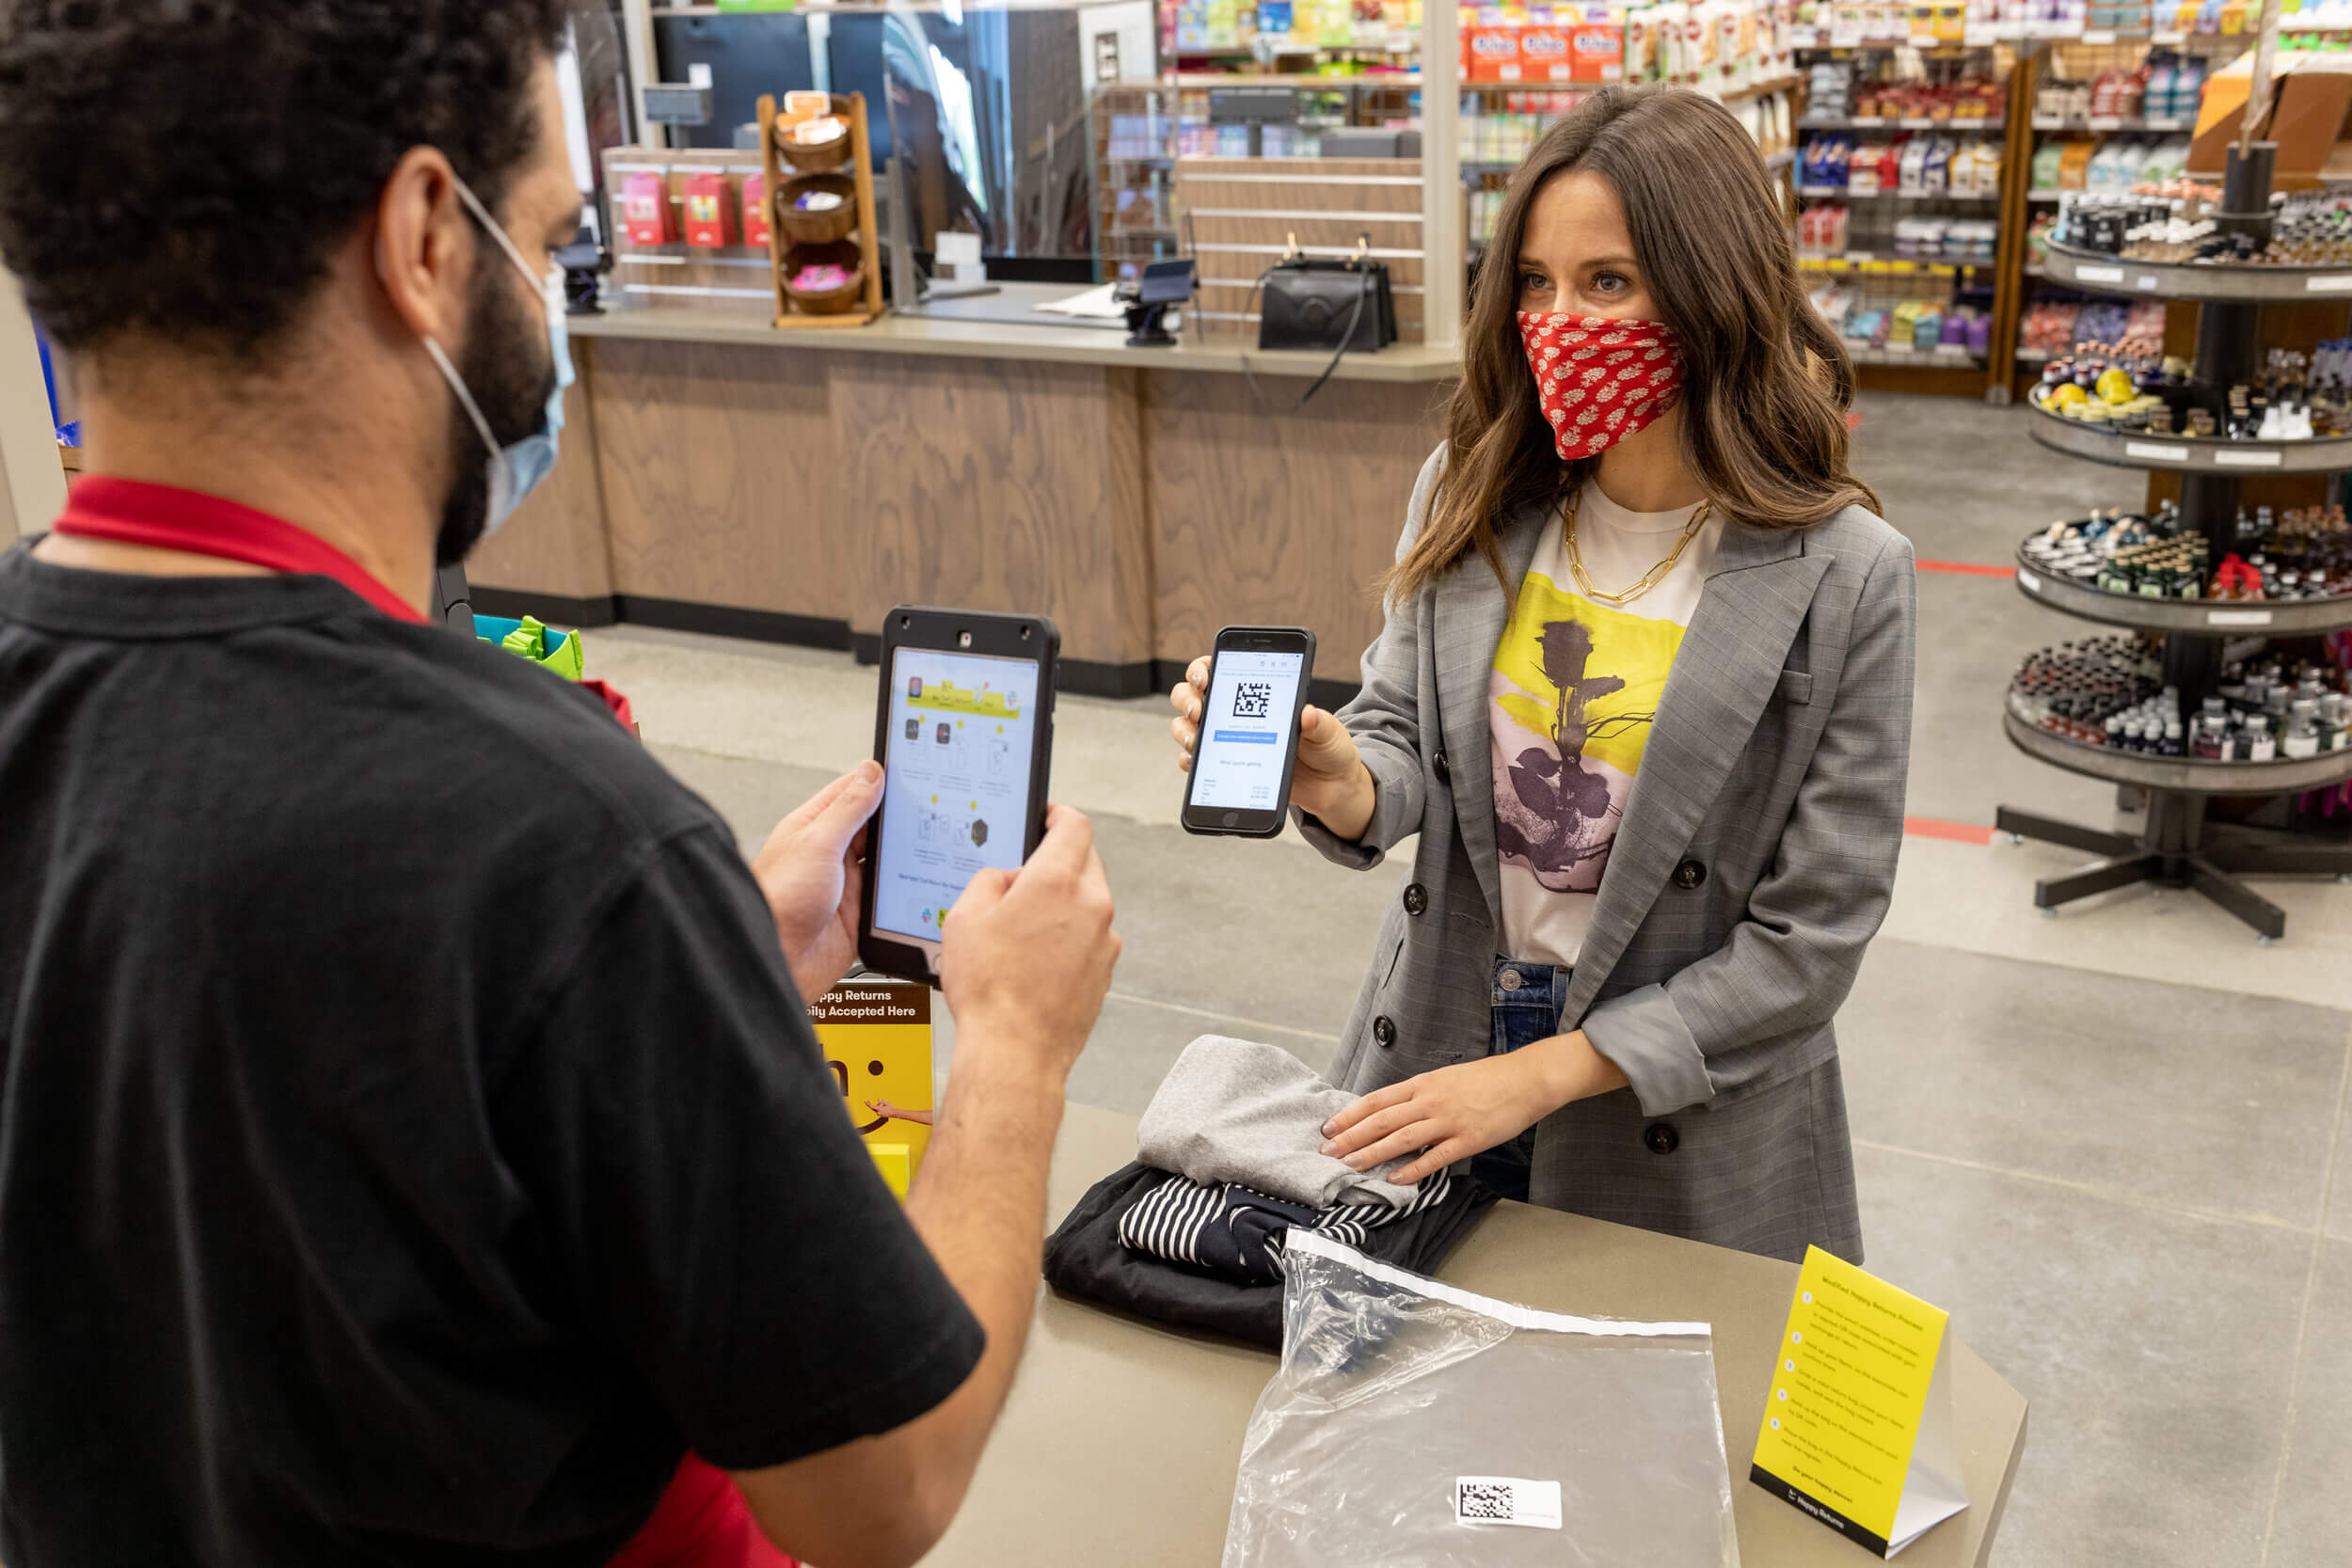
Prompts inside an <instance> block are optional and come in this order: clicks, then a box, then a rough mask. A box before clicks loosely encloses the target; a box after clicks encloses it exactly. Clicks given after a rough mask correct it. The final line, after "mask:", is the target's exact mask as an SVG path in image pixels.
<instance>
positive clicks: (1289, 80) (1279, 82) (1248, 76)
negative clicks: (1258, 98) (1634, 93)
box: [1176, 71, 1530, 92]
mask: <svg viewBox="0 0 2352 1568" xmlns="http://www.w3.org/2000/svg"><path fill="white" fill-rule="evenodd" d="M1176 85H1177V86H1178V87H1305V88H1309V89H1312V90H1318V91H1324V92H1338V91H1340V90H1341V89H1342V88H1343V87H1419V86H1421V72H1420V71H1364V72H1362V73H1360V74H1356V75H1347V76H1326V75H1321V74H1318V73H1313V72H1309V73H1306V74H1298V73H1284V72H1276V73H1271V74H1261V73H1259V72H1257V71H1178V72H1176ZM1504 85H1506V84H1502V83H1494V82H1466V83H1464V84H1463V87H1464V88H1465V89H1466V90H1469V91H1473V92H1474V91H1476V90H1478V89H1479V88H1480V87H1502V86H1504ZM1507 85H1508V86H1509V87H1511V88H1512V89H1513V90H1515V91H1520V92H1524V91H1526V90H1528V88H1529V86H1530V84H1527V83H1524V82H1513V83H1509V84H1507Z"/></svg>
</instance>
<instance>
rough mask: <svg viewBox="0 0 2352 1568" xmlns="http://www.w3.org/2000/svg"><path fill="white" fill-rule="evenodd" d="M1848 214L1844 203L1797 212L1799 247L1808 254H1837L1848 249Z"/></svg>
mask: <svg viewBox="0 0 2352 1568" xmlns="http://www.w3.org/2000/svg"><path fill="white" fill-rule="evenodd" d="M1847 225H1848V215H1847V209H1846V208H1845V206H1844V205H1843V204H1842V203H1839V202H1835V201H1830V202H1823V203H1822V204H1820V206H1815V207H1807V208H1806V209H1805V210H1804V212H1802V213H1800V214H1797V248H1798V250H1799V251H1800V252H1802V253H1804V254H1805V255H1808V256H1837V255H1842V254H1844V252H1845V249H1846V234H1847Z"/></svg>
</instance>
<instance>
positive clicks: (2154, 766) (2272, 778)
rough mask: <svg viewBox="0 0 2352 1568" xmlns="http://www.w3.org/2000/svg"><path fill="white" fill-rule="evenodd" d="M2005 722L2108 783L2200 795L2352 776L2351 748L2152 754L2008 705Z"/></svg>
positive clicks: (2272, 790)
mask: <svg viewBox="0 0 2352 1568" xmlns="http://www.w3.org/2000/svg"><path fill="white" fill-rule="evenodd" d="M2001 726H2002V728H2003V729H2005V730H2006V731H2007V732H2008V733H2009V739H2010V745H2012V746H2015V747H2016V748H2017V749H2018V750H2019V751H2021V752H2025V753H2026V755H2027V756H2030V757H2037V758H2039V759H2041V760H2042V761H2043V762H2046V763H2048V764H2049V765H2050V766H2051V767H2053V768H2065V769H2066V770H2067V771H2068V772H2070V773H2080V774H2082V775H2083V776H2084V777H2085V778H2090V779H2105V780H2106V781H2107V782H2108V783H2109V784H2138V785H2140V786H2141V787H2143V788H2147V789H2169V790H2183V791H2186V792H2189V793H2192V794H2197V795H2285V794H2292V793H2295V792H2297V791H2300V790H2306V789H2324V788H2326V787H2327V786H2328V785H2329V784H2342V783H2343V782H2344V780H2346V779H2352V750H2346V751H2341V752H2321V753H2320V754H2319V755H2318V756H2315V757H2296V758H2293V759H2291V760H2289V759H2282V760H2280V761H2277V762H2208V761H2205V760H2204V759H2202V758H2199V757H2152V756H2149V755H2148V754H2147V753H2145V752H2119V751H2116V750H2114V749H2112V748H2110V747H2106V746H2086V745H2084V744H2082V743H2081V742H2080V741H2076V740H2068V739H2066V738H2064V737H2063V736H2055V735H2052V734H2050V733H2049V732H2048V731H2047V730H2041V729H2036V728H2035V727H2034V726H2033V725H2031V724H2028V723H2026V721H2024V720H2022V719H2020V718H2018V717H2017V715H2015V714H2014V713H2011V712H2010V711H2008V709H2007V708H2004V709H2003V710H2002V712H2001Z"/></svg>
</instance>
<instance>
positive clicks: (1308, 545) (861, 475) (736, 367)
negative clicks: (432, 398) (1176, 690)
mask: <svg viewBox="0 0 2352 1568" xmlns="http://www.w3.org/2000/svg"><path fill="white" fill-rule="evenodd" d="M694 314H695V315H696V316H697V318H698V321H699V322H700V323H701V324H702V329H701V330H700V331H691V330H689V325H688V324H682V323H673V322H670V321H667V320H665V321H662V322H660V324H659V329H658V330H657V329H654V328H651V327H648V326H645V325H642V324H623V325H622V327H621V328H620V329H613V328H612V327H611V326H610V325H606V326H605V327H603V328H601V329H587V327H586V324H585V323H582V324H577V325H576V327H575V337H574V341H573V356H574V358H575V361H576V363H577V365H578V369H579V375H580V379H579V382H578V384H577V385H575V386H574V387H573V388H572V390H571V392H570V394H569V396H568V398H567V400H566V404H565V410H566V412H565V425H564V435H563V443H562V451H563V455H562V459H561V461H560V462H559V463H558V465H557V467H556V472H555V475H554V476H553V477H552V478H551V479H550V480H549V481H548V483H547V484H546V485H545V486H544V487H543V490H542V492H541V493H540V494H536V495H533V496H532V498H531V499H529V500H528V501H526V502H525V503H524V505H523V507H522V508H521V509H520V510H519V511H518V512H517V513H516V515H515V517H514V518H513V520H511V521H510V522H509V523H508V524H507V526H506V527H505V528H504V529H503V530H501V532H500V533H499V535H498V536H497V537H496V538H495V539H492V540H490V541H489V542H487V543H486V544H485V545H484V546H482V548H481V549H480V550H479V551H478V552H477V553H476V555H475V557H474V559H473V560H472V561H471V562H469V573H470V575H471V578H472V580H473V582H474V584H475V590H476V603H477V605H478V606H480V607H481V608H483V609H485V610H495V611H499V612H508V613H511V612H514V611H516V610H533V611H535V612H537V613H540V614H542V615H544V616H547V617H548V618H549V619H552V620H557V621H561V622H567V623H575V624H579V625H584V626H596V625H606V624H610V623H611V622H612V621H614V620H623V621H633V622H641V623H644V624H648V625H657V626H677V627H684V628H687V629H695V630H707V631H715V632H723V633H727V634H731V635H736V636H747V637H757V638H764V639H768V640H771V641H793V642H803V643H815V644H818V645H825V646H834V647H840V646H859V647H860V648H861V651H863V652H866V653H867V654H868V655H869V657H870V654H871V652H872V650H873V648H874V647H875V646H876V645H877V644H878V641H879V638H880V632H881V626H882V617H883V615H884V614H885V613H886V612H887V611H888V610H889V608H890V607H891V606H892V605H894V604H898V603H902V602H914V603H932V604H954V605H962V606H969V607H971V608H974V609H979V610H1025V611H1030V612H1037V613H1042V614H1046V615H1050V616H1052V617H1053V619H1054V621H1055V623H1056V624H1057V626H1059V627H1060V628H1061V633H1062V654H1063V657H1064V660H1065V664H1066V673H1065V679H1064V684H1065V686H1066V687H1067V688H1069V689H1073V690H1078V691H1086V692H1092V693H1097V694H1103V695H1138V694H1141V693H1143V692H1147V691H1150V690H1152V689H1155V688H1157V687H1161V686H1165V685H1167V684H1169V683H1170V682H1172V681H1173V680H1174V679H1175V678H1176V673H1177V671H1178V670H1179V669H1180V668H1181V666H1182V664H1183V663H1184V661H1185V660H1187V659H1189V658H1191V657H1193V656H1194V655H1196V654H1200V653H1204V652H1206V651H1207V650H1208V647H1209V644H1210V641H1211V639H1212V638H1213V637H1214V636H1215V635H1216V628H1217V627H1219V626H1225V625H1231V624H1273V625H1305V626H1310V627H1311V628H1312V629H1313V630H1314V632H1315V635H1316V641H1317V649H1318V656H1317V659H1316V669H1315V673H1316V675H1317V676H1318V677H1319V678H1321V679H1323V680H1325V681H1338V682H1345V683H1351V684H1352V683H1353V682H1354V681H1355V679H1356V676H1357V660H1358V657H1359V655H1360V654H1361V652H1362V650H1363V648H1364V646H1365V644H1366V643H1368V642H1369V641H1371V640H1372V637H1373V635H1374V634H1375V632H1376V631H1377V630H1378V629H1379V610H1378V606H1377V603H1376V600H1375V597H1374V594H1373V590H1372V587H1371V584H1372V582H1373V579H1374V578H1375V577H1376V576H1377V575H1378V573H1379V572H1380V571H1381V570H1382V569H1383V568H1384V567H1386V566H1387V565H1388V563H1389V562H1390V560H1391V557H1392V555H1393V552H1394V549H1395V545H1396V537H1397V532H1398V531H1399V529H1400V528H1401V527H1402V525H1403V519H1404V512H1405V503H1406V499H1407V498H1408V497H1409V496H1410V495H1411V492H1412V486H1413V481H1414V478H1415V476H1416V475H1417V474H1418V473H1419V472H1420V469H1421V466H1422V462H1423V460H1424V459H1426V457H1427V456H1428V454H1429V451H1430V450H1431V449H1432V448H1433V447H1434V446H1435V445H1436V443H1437V440H1438V405H1439V399H1440V398H1441V396H1442V394H1443V392H1444V391H1445V390H1446V384H1445V383H1443V382H1439V381H1436V380H1433V379H1431V374H1432V373H1433V372H1437V371H1439V370H1442V369H1443V368H1444V366H1445V364H1446V361H1444V360H1443V359H1442V358H1441V357H1438V356H1430V355H1428V354H1427V353H1425V352H1424V351H1419V350H1418V349H1416V350H1415V355H1414V357H1413V363H1412V364H1411V365H1410V366H1407V365H1406V364H1405V363H1404V362H1403V361H1402V360H1400V361H1397V362H1394V363H1391V364H1389V365H1385V366H1383V367H1382V369H1383V370H1384V371H1386V372H1404V371H1408V370H1409V371H1415V372H1419V373H1417V374H1414V375H1411V376H1410V377H1409V378H1408V377H1406V376H1404V375H1402V374H1396V373H1391V374H1390V375H1387V376H1384V377H1382V378H1375V377H1372V376H1369V375H1364V374H1361V373H1360V367H1359V374H1356V375H1350V376H1344V377H1334V378H1333V379H1332V380H1331V381H1330V382H1328V383H1327V385H1326V386H1325V387H1324V388H1323V389H1322V391H1321V392H1319V393H1318V394H1317V395H1316V397H1315V398H1314V400H1313V402H1311V404H1308V405H1307V407H1306V408H1305V409H1303V410H1300V409H1297V407H1296V404H1297V403H1298V399H1299V396H1300V394H1301V393H1302V392H1303V391H1304V390H1305V389H1306V388H1307V386H1308V385H1309V381H1308V380H1307V379H1305V378H1302V377H1300V376H1297V375H1295V374H1279V375H1277V374H1265V375H1262V376H1261V377H1260V378H1259V380H1258V382H1257V385H1256V388H1255V389H1254V390H1253V388H1252V386H1251V384H1250V382H1249V380H1248V378H1247V377H1245V376H1243V375H1240V374H1236V373H1233V372H1234V368H1236V367H1238V365H1239V364H1240V356H1238V355H1237V354H1234V353H1232V351H1224V352H1220V353H1208V352H1200V353H1191V354H1187V355H1185V356H1184V357H1183V358H1182V359H1181V360H1176V359H1171V358H1169V357H1167V356H1161V357H1156V358H1155V357H1153V356H1152V355H1151V354H1150V353H1149V351H1136V352H1135V353H1133V354H1132V355H1122V354H1120V353H1117V352H1115V345H1117V344H1118V342H1119V341H1120V340H1119V337H1118V335H1117V334H1111V333H1104V332H1102V331H1097V330H1081V329H1060V335H1061V338H1062V339H1073V340H1076V341H1075V343H1074V346H1072V345H1066V344H1064V343H1063V342H1062V341H1059V340H1057V339H1056V337H1055V333H1056V329H1053V328H1037V327H1016V328H1007V329H1003V330H1004V332H1005V334H1006V336H1007V341H1006V343H1005V345H1004V352H1001V353H990V352H985V350H986V349H987V348H988V347H989V346H990V345H989V343H988V342H987V340H986V336H985V329H982V328H978V327H976V326H975V325H973V324H966V323H957V324H934V325H938V326H939V327H940V329H941V330H940V332H936V333H928V334H923V335H920V336H919V337H916V336H909V335H907V330H906V329H910V328H911V325H912V324H905V323H901V324H900V326H901V328H902V333H901V336H900V337H899V338H898V339H894V340H891V341H893V342H894V343H896V344H897V346H896V347H894V348H891V349H887V350H884V349H882V340H881V339H875V340H872V341H861V342H860V343H859V344H858V346H852V347H836V346H834V341H833V340H828V341H827V344H826V346H824V347H821V348H813V347H804V346H802V341H801V340H792V341H787V342H782V343H780V342H777V341H774V340H775V338H776V336H777V335H775V334H772V333H771V334H768V335H766V336H765V337H759V336H755V335H754V334H753V333H752V332H751V331H749V330H747V329H745V328H744V327H743V326H742V325H741V324H735V323H730V322H728V321H726V320H724V319H723V318H722V319H719V320H717V321H713V320H712V319H711V313H707V312H696V313H694ZM885 325H886V324H885ZM949 326H952V328H953V330H948V327H949ZM875 330H877V329H876V328H868V329H866V331H865V332H860V333H855V334H843V335H841V336H842V338H843V339H844V340H847V339H852V338H854V339H858V340H865V339H866V335H867V333H870V332H873V331H875ZM942 334H944V335H942ZM915 341H920V343H921V344H922V346H921V347H920V348H919V349H911V348H909V347H908V346H907V344H908V343H910V342H915ZM949 345H953V346H952V347H951V346H949ZM1398 352H1399V351H1398V350H1396V349H1391V350H1390V351H1388V353H1390V354H1395V353H1398ZM1256 357H1258V358H1259V359H1260V360H1261V362H1262V363H1264V364H1265V365H1267V367H1268V368H1271V367H1272V366H1273V365H1279V366H1280V367H1281V368H1282V369H1283V370H1285V371H1289V370H1292V369H1293V368H1294V367H1295V361H1297V360H1298V359H1299V357H1300V356H1256ZM1384 357H1385V356H1351V358H1361V359H1364V360H1366V361H1367V362H1370V361H1377V360H1380V359H1382V358H1384ZM1180 363H1181V364H1182V365H1183V366H1184V368H1175V367H1176V366H1177V365H1178V364H1180ZM1196 365H1197V366H1199V367H1200V368H1198V369H1196V368H1192V367H1194V366H1196Z"/></svg>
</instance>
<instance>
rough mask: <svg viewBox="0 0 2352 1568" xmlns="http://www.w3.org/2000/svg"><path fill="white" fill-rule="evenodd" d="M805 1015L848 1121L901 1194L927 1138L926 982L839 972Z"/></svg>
mask: <svg viewBox="0 0 2352 1568" xmlns="http://www.w3.org/2000/svg"><path fill="white" fill-rule="evenodd" d="M808 1018H809V1022H810V1023H812V1024H813V1025H815V1027H816V1030H817V1043H818V1045H820V1046H822V1047H823V1048H824V1052H825V1066H826V1067H828V1068H830V1069H833V1075H834V1082H835V1083H836V1084H837V1085H839V1086H840V1089H841V1100H842V1103H843V1104H844V1105H845V1106H846V1107H847V1108H848V1111H849V1114H850V1125H851V1126H853V1127H855V1128H856V1129H857V1131H858V1134H859V1136H861V1137H863V1138H864V1139H865V1140H866V1148H867V1149H868V1151H870V1152H871V1153H872V1154H873V1156H874V1164H875V1166H876V1167H877V1168H878V1169H880V1170H881V1172H882V1179H883V1180H886V1181H888V1182H889V1183H890V1190H891V1191H892V1192H894V1193H897V1194H898V1196H899V1197H901V1198H904V1197H905V1196H907V1191H908V1189H909V1188H910V1187H912V1186H913V1185H914V1173H915V1172H916V1171H917V1170H919V1169H921V1168H922V1164H923V1151H924V1149H926V1148H929V1147H930V1141H931V992H930V987H929V986H918V985H909V984H904V983H901V982H898V981H895V980H878V979H857V980H844V981H842V982H841V984H839V985H837V986H835V987H834V988H833V990H829V991H827V992H826V993H825V994H824V995H822V996H820V997H818V999H817V1000H816V1001H814V1002H811V1003H810V1004H809V1005H808Z"/></svg>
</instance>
